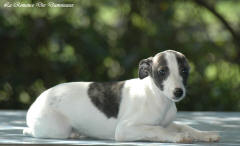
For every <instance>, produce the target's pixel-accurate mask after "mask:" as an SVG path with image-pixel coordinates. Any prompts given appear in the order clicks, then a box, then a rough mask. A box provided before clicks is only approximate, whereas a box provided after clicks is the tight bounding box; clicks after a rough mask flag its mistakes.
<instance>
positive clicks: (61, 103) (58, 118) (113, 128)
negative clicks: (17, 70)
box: [24, 54, 219, 142]
mask: <svg viewBox="0 0 240 146" xmlns="http://www.w3.org/2000/svg"><path fill="white" fill-rule="evenodd" d="M174 59H175V57H173V56H172V55H171V54H168V55H167V61H168V66H169V68H170V76H169V77H168V79H167V80H166V81H164V87H166V89H165V90H164V91H161V90H159V88H158V87H157V86H156V85H155V84H154V82H153V80H152V78H151V77H146V78H144V79H142V80H140V79H138V78H137V79H131V80H127V81H125V84H124V87H123V90H122V100H121V104H120V109H119V113H118V117H117V118H110V119H108V118H107V117H106V116H105V115H104V113H102V112H101V111H99V110H98V109H97V107H95V106H94V104H93V103H92V102H91V100H90V98H89V97H88V94H87V90H88V87H89V85H90V82H72V83H65V84H60V85H57V86H55V87H53V88H50V89H48V90H46V91H45V92H43V93H42V94H41V95H40V96H39V97H38V98H37V100H36V101H35V102H34V103H33V104H32V106H31V107H30V109H29V111H28V113H27V125H28V128H26V129H25V130H24V134H26V135H32V136H33V137H39V138H69V137H71V135H73V133H72V129H74V130H76V131H78V132H79V133H80V134H83V135H86V136H89V137H94V138H100V139H115V140H117V141H136V140H148V141H159V142H190V141H193V140H200V141H217V140H219V136H218V134H216V133H212V132H201V131H198V130H196V129H193V128H191V127H188V126H184V125H177V124H175V123H173V120H174V119H175V117H176V112H177V109H176V106H175V102H174V101H173V100H172V99H171V98H170V97H171V96H173V95H172V92H173V90H174V88H176V87H181V88H182V89H184V94H185V92H186V91H185V88H184V86H183V85H182V79H181V77H180V75H179V72H178V69H177V64H176V59H175V60H174Z"/></svg>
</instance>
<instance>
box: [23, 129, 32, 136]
mask: <svg viewBox="0 0 240 146" xmlns="http://www.w3.org/2000/svg"><path fill="white" fill-rule="evenodd" d="M23 135H25V136H32V130H31V129H30V128H25V129H23Z"/></svg>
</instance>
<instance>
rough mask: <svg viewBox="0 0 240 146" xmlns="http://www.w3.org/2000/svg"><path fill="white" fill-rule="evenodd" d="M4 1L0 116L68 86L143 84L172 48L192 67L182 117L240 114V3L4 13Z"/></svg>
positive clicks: (129, 3)
mask: <svg viewBox="0 0 240 146" xmlns="http://www.w3.org/2000/svg"><path fill="white" fill-rule="evenodd" d="M6 2H10V3H15V2H20V3H33V4H34V3H36V2H37V1H34V0H32V1H31V0H21V1H20V0H15V1H13V0H12V1H11V0H1V2H0V109H27V108H28V107H29V105H30V104H31V103H32V102H33V101H34V100H35V98H36V97H37V96H38V95H39V94H40V93H41V92H42V91H44V90H45V89H47V88H50V87H52V86H54V85H56V84H59V83H62V82H71V81H112V80H126V79H130V78H136V77H137V71H138V63H139V61H140V60H141V59H143V58H146V57H149V56H152V55H154V54H156V53H158V52H160V51H163V50H166V49H173V50H177V51H180V52H182V53H184V54H185V55H186V56H187V58H188V59H189V61H190V64H191V68H192V70H191V74H190V80H189V84H188V94H187V97H186V98H185V99H184V100H183V101H181V102H180V103H178V104H177V106H178V108H179V109H180V110H217V111H240V95H239V94H240V84H239V83H240V66H239V63H240V39H239V38H240V29H239V28H240V8H239V6H240V1H237V0H211V1H207V0H205V1H204V0H186V1H184V0H145V1H144V0H79V1H73V0H72V1H71V0H65V1H64V0H46V1H45V0H44V1H42V2H43V3H48V2H55V3H74V4H75V6H74V7H73V8H50V7H45V8H36V7H35V8H16V7H12V8H4V4H5V3H6Z"/></svg>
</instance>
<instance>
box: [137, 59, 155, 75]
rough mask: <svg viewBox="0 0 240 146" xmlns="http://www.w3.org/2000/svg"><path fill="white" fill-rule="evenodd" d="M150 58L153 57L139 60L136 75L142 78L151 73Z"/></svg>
mask: <svg viewBox="0 0 240 146" xmlns="http://www.w3.org/2000/svg"><path fill="white" fill-rule="evenodd" d="M152 59H153V57H149V58H147V59H143V60H141V61H140V63H139V68H138V76H139V78H140V79H143V78H145V77H147V76H148V75H149V74H151V73H152Z"/></svg>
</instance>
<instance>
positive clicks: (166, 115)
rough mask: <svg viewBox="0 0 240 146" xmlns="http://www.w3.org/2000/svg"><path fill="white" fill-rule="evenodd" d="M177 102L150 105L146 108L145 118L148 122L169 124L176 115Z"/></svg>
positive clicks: (162, 124)
mask: <svg viewBox="0 0 240 146" xmlns="http://www.w3.org/2000/svg"><path fill="white" fill-rule="evenodd" d="M176 112H177V109H176V106H175V103H173V102H171V103H166V104H162V105H161V106H158V107H157V106H149V107H146V109H144V112H143V114H144V115H145V116H144V117H145V118H144V119H145V122H146V123H147V124H154V125H161V126H163V127H166V126H168V125H169V124H170V123H171V122H172V121H173V120H174V119H175V117H176Z"/></svg>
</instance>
